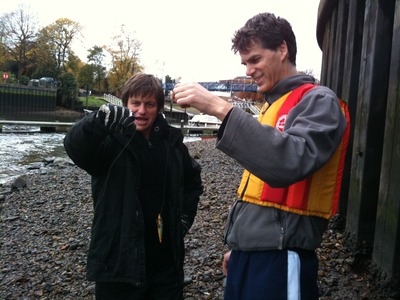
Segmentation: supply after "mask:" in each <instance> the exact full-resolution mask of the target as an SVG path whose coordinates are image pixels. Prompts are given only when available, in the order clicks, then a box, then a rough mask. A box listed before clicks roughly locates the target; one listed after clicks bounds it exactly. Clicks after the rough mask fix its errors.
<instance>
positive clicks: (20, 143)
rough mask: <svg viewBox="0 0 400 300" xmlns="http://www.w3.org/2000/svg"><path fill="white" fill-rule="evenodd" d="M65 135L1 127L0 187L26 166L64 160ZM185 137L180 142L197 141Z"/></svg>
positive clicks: (30, 129)
mask: <svg viewBox="0 0 400 300" xmlns="http://www.w3.org/2000/svg"><path fill="white" fill-rule="evenodd" d="M64 136H65V133H42V132H40V128H39V127H28V126H25V127H24V126H4V127H3V133H0V184H3V183H5V182H7V181H9V180H11V179H13V178H15V177H16V176H19V175H22V174H26V173H27V166H28V165H30V164H32V163H38V162H42V161H43V160H44V159H45V158H48V157H60V158H67V157H68V156H67V154H66V152H65V150H64V146H63V139H64ZM199 139H200V138H199V137H185V139H184V142H191V141H195V140H199Z"/></svg>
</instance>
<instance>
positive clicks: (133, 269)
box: [64, 112, 203, 286]
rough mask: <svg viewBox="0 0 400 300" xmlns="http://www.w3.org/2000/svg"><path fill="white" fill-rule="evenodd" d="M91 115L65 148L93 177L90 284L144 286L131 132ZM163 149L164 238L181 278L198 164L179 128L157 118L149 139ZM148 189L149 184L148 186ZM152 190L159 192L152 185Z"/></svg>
mask: <svg viewBox="0 0 400 300" xmlns="http://www.w3.org/2000/svg"><path fill="white" fill-rule="evenodd" d="M95 116H96V112H93V113H91V114H89V115H88V116H86V117H85V118H83V119H81V120H80V121H78V122H77V123H76V124H75V125H74V126H73V127H72V128H71V130H70V131H69V132H68V133H67V134H66V136H65V139H64V146H65V149H66V151H67V154H68V155H69V157H70V158H71V159H72V160H73V161H74V163H75V164H76V165H77V166H79V167H80V168H82V169H83V170H85V171H87V172H88V173H89V174H90V175H91V176H92V197H93V204H94V218H93V223H92V229H91V242H90V247H89V253H88V261H87V277H88V279H89V280H92V281H103V282H129V283H132V284H134V285H136V286H143V285H144V284H145V282H146V281H145V278H146V266H145V265H146V264H145V262H146V250H145V231H144V214H143V210H142V205H141V201H140V200H139V191H140V187H142V186H143V185H142V183H141V179H142V172H141V170H143V169H142V168H143V167H145V166H141V161H140V159H139V157H140V155H138V154H139V153H138V151H139V149H138V146H137V145H136V144H135V138H136V137H135V135H137V134H138V133H135V132H134V131H133V130H132V132H131V133H122V134H112V133H109V132H107V130H106V129H105V128H104V127H103V126H102V125H101V124H99V123H98V121H97V119H96V117H95ZM153 139H154V140H155V141H157V142H158V143H162V144H163V149H166V151H167V153H168V154H167V159H166V162H165V164H166V166H165V170H166V174H165V177H166V178H168V180H167V181H166V182H167V183H168V187H167V188H165V189H163V191H167V193H168V195H166V198H167V199H168V202H167V205H168V209H167V210H166V211H167V212H168V215H167V216H165V217H164V218H167V219H166V222H167V223H168V232H164V235H167V234H168V240H169V242H170V243H171V245H172V250H173V251H172V256H173V262H174V264H175V265H176V267H177V273H178V274H179V276H180V278H179V279H178V280H183V259H184V244H183V237H184V235H185V234H186V233H187V231H188V230H189V228H190V227H191V225H192V224H193V221H194V217H195V215H196V211H197V205H198V202H199V197H200V195H201V194H202V192H203V188H202V182H201V176H200V172H201V170H200V166H199V164H198V163H197V162H196V161H195V160H194V159H193V158H192V157H191V156H190V155H189V152H188V149H187V147H186V145H185V144H184V143H183V134H182V132H181V130H180V129H177V128H174V127H172V126H170V125H168V123H167V122H166V120H165V119H164V118H163V117H162V116H161V115H159V116H158V117H157V119H156V121H155V123H154V124H153V128H152V132H151V134H150V139H149V147H151V145H152V144H151V143H152V140H153ZM147 186H148V185H147ZM154 188H160V187H157V186H155V187H154Z"/></svg>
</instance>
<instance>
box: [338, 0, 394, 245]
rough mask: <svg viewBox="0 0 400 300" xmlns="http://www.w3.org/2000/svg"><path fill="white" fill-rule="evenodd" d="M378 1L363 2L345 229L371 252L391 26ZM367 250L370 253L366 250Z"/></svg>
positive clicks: (381, 146)
mask: <svg viewBox="0 0 400 300" xmlns="http://www.w3.org/2000/svg"><path fill="white" fill-rule="evenodd" d="M379 3H380V2H379V1H367V2H366V4H365V19H364V30H363V42H362V50H361V64H360V79H359V88H358V99H357V112H356V120H355V128H354V140H353V154H352V166H351V176H350V190H349V202H348V207H347V220H346V228H347V230H348V231H349V232H350V233H351V234H352V236H353V237H354V240H355V241H357V242H366V245H367V246H368V248H369V247H371V248H372V244H373V238H374V230H375V220H376V212H377V202H378V201H377V199H378V191H379V178H380V168H381V157H382V149H383V135H384V128H385V115H386V101H387V88H388V80H389V69H390V56H388V55H387V52H386V51H387V49H390V48H391V42H392V35H391V33H392V30H393V29H392V28H393V23H392V22H391V21H390V19H389V18H386V17H385V13H387V12H384V11H382V9H383V8H382V6H381V5H380V4H379ZM368 250H371V249H368Z"/></svg>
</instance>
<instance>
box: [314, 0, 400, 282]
mask: <svg viewBox="0 0 400 300" xmlns="http://www.w3.org/2000/svg"><path fill="white" fill-rule="evenodd" d="M317 38H318V43H319V45H320V48H321V49H322V53H323V56H322V72H321V84H323V85H326V86H329V87H331V88H332V89H333V90H334V91H335V92H336V93H337V94H338V96H339V97H341V98H342V99H345V100H347V101H348V104H349V110H350V115H351V128H352V130H351V137H350V143H349V151H348V155H347V158H346V167H345V177H344V180H343V186H342V193H341V194H342V197H341V203H342V204H341V207H340V213H341V214H342V215H343V216H345V219H346V221H345V223H346V224H345V228H346V231H347V233H348V236H349V239H350V243H349V245H352V246H353V250H354V251H355V253H357V252H358V253H359V254H363V255H369V256H370V257H372V262H373V265H374V266H376V268H377V269H378V271H379V273H380V275H381V278H385V279H396V280H398V279H400V238H399V237H400V185H399V179H400V122H399V120H398V119H399V116H400V93H399V88H400V72H399V70H400V57H399V53H400V1H399V0H350V1H349V0H321V1H320V5H319V12H318V24H317Z"/></svg>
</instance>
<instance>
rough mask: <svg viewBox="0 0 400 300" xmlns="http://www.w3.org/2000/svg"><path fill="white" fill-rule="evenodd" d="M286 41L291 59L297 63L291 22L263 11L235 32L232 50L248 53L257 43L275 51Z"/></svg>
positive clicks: (293, 62) (294, 63)
mask: <svg viewBox="0 0 400 300" xmlns="http://www.w3.org/2000/svg"><path fill="white" fill-rule="evenodd" d="M284 41H285V42H286V45H287V47H288V52H289V61H290V62H291V63H292V64H293V65H296V54H297V45H296V37H295V35H294V33H293V30H292V26H291V25H290V23H289V22H288V21H287V20H286V19H284V18H281V17H275V15H274V14H272V13H261V14H258V15H255V16H254V17H252V18H251V19H249V20H248V21H247V22H246V24H245V25H244V26H243V27H242V28H240V29H239V30H238V31H236V32H235V34H234V36H233V38H232V50H233V51H234V53H235V54H236V53H237V52H238V51H239V52H242V53H246V52H248V51H249V49H250V47H252V46H253V45H254V44H255V43H259V44H260V45H261V46H262V47H263V48H265V49H270V50H273V51H275V50H276V49H278V48H279V46H281V45H282V43H283V42H284Z"/></svg>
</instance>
